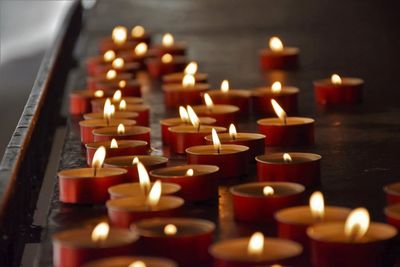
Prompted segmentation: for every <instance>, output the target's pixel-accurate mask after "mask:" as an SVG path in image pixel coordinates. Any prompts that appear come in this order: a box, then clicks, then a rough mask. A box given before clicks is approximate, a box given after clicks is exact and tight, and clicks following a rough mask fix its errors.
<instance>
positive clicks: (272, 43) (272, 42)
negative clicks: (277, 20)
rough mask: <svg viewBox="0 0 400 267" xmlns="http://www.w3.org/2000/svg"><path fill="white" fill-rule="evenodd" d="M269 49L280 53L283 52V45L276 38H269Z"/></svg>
mask: <svg viewBox="0 0 400 267" xmlns="http://www.w3.org/2000/svg"><path fill="white" fill-rule="evenodd" d="M269 48H270V49H271V50H272V51H274V52H280V51H282V50H283V43H282V41H281V39H279V38H278V37H276V36H273V37H271V39H269Z"/></svg>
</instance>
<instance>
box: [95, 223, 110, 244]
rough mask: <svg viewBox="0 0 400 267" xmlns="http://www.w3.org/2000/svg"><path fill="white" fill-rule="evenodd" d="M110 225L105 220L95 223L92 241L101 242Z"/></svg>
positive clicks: (105, 237) (106, 234)
mask: <svg viewBox="0 0 400 267" xmlns="http://www.w3.org/2000/svg"><path fill="white" fill-rule="evenodd" d="M109 232H110V226H109V225H108V223H106V222H101V223H99V224H97V225H96V226H95V227H94V229H93V231H92V241H93V242H101V241H104V240H106V239H107V237H108V233H109Z"/></svg>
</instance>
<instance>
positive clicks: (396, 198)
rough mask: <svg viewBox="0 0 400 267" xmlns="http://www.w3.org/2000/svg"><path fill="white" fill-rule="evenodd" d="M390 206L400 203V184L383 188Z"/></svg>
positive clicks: (392, 184)
mask: <svg viewBox="0 0 400 267" xmlns="http://www.w3.org/2000/svg"><path fill="white" fill-rule="evenodd" d="M383 191H384V192H385V194H386V201H387V203H388V204H396V203H400V182H397V183H391V184H388V185H386V186H385V187H384V188H383Z"/></svg>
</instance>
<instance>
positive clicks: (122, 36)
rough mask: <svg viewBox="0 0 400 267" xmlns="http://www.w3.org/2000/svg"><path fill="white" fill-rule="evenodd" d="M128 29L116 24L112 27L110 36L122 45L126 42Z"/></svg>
mask: <svg viewBox="0 0 400 267" xmlns="http://www.w3.org/2000/svg"><path fill="white" fill-rule="evenodd" d="M127 36H128V30H127V29H126V28H125V27H123V26H117V27H115V28H114V29H113V31H112V34H111V38H112V40H113V41H114V43H115V44H117V45H122V44H124V43H125V42H126V39H127Z"/></svg>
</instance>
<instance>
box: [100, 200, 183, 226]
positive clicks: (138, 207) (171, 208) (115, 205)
mask: <svg viewBox="0 0 400 267" xmlns="http://www.w3.org/2000/svg"><path fill="white" fill-rule="evenodd" d="M184 202H185V201H184V200H183V199H182V198H179V197H174V196H161V197H160V200H159V202H158V204H157V206H155V207H149V206H147V205H146V198H145V197H142V196H137V197H128V198H118V199H111V200H109V201H107V203H106V207H107V213H108V218H109V220H110V222H111V223H112V225H114V226H116V227H122V228H128V227H129V226H130V225H131V224H132V223H133V222H137V221H140V220H143V219H149V218H155V217H173V216H176V215H178V214H179V209H180V208H181V207H182V206H183V204H184Z"/></svg>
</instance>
